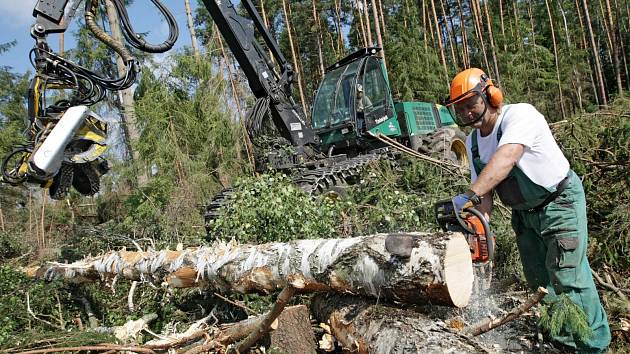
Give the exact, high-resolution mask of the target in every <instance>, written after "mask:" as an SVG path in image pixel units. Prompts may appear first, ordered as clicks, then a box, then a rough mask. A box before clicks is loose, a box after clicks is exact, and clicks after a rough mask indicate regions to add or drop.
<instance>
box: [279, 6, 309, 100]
mask: <svg viewBox="0 0 630 354" xmlns="http://www.w3.org/2000/svg"><path fill="white" fill-rule="evenodd" d="M282 9H283V11H284V20H285V24H286V26H287V34H288V35H289V46H290V47H291V55H292V56H293V70H294V72H295V75H296V77H297V80H296V81H297V84H298V90H299V92H300V100H301V102H302V109H303V110H304V112H308V111H307V110H306V100H305V99H304V88H303V87H302V78H301V76H302V75H300V67H299V66H298V63H297V53H296V51H295V46H294V44H293V35H292V34H291V21H290V20H289V12H288V11H287V2H286V0H282Z"/></svg>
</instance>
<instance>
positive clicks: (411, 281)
mask: <svg viewBox="0 0 630 354" xmlns="http://www.w3.org/2000/svg"><path fill="white" fill-rule="evenodd" d="M25 271H26V273H27V274H28V275H30V276H33V277H37V278H43V279H47V280H51V279H55V278H64V279H66V280H67V281H70V282H85V281H93V280H97V279H99V278H101V277H113V276H116V275H118V276H122V277H125V278H128V279H131V280H149V281H153V282H165V283H166V284H167V285H169V286H172V287H176V288H188V287H207V288H210V289H211V290H215V291H220V292H224V293H230V292H238V293H253V292H257V293H269V292H273V291H276V290H280V289H282V288H283V287H285V286H286V285H287V284H292V285H293V286H295V287H296V288H298V289H301V291H303V292H314V291H336V292H342V293H351V294H357V295H364V296H372V297H376V298H380V299H387V300H390V301H398V302H404V303H420V304H422V303H429V302H430V303H437V304H444V305H449V306H456V307H463V306H466V305H467V304H468V301H469V298H470V295H471V292H472V284H473V271H472V261H471V257H470V251H469V247H468V243H467V242H466V240H465V238H464V236H463V235H462V234H460V233H406V234H377V235H372V236H363V237H356V238H344V239H317V240H297V241H291V242H287V243H267V244H262V245H238V244H236V243H235V242H229V243H221V242H217V243H215V244H213V245H212V246H210V247H199V248H190V249H186V250H182V251H170V250H162V251H147V252H129V251H116V252H108V253H105V254H103V255H100V256H97V257H90V258H86V259H84V260H81V261H78V262H75V263H70V264H61V263H47V264H44V265H42V266H40V267H31V268H28V269H26V270H25Z"/></svg>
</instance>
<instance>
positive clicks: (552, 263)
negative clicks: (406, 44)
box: [447, 68, 610, 353]
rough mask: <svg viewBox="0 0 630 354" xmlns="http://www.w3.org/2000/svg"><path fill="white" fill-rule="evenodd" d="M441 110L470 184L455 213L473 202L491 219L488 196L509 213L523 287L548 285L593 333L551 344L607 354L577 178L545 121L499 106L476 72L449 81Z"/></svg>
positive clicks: (526, 107)
mask: <svg viewBox="0 0 630 354" xmlns="http://www.w3.org/2000/svg"><path fill="white" fill-rule="evenodd" d="M450 91H451V92H450V99H449V101H448V102H447V107H449V109H450V110H451V113H452V114H453V117H454V118H455V120H456V122H457V124H458V125H460V126H471V127H472V128H473V130H472V133H470V135H468V138H467V139H466V148H467V152H468V160H469V161H471V162H472V163H471V168H470V170H471V171H470V172H471V183H472V184H471V185H470V188H469V189H468V190H467V191H466V192H465V193H463V194H459V195H457V196H455V197H454V198H453V205H454V208H455V210H456V212H461V211H462V209H464V208H467V207H470V206H472V205H476V206H477V208H478V209H479V210H480V211H481V212H482V213H484V214H485V215H486V217H488V218H489V216H490V212H491V210H492V204H493V202H492V191H493V190H494V191H496V192H497V194H498V195H499V199H500V200H501V201H502V202H503V204H505V205H508V206H510V207H511V208H512V228H513V229H514V232H515V233H516V243H517V245H518V250H519V253H520V255H521V257H520V258H521V262H522V264H523V270H524V273H525V277H526V278H527V283H528V285H529V286H530V287H531V289H533V290H535V289H537V288H538V287H539V286H542V287H545V288H547V290H548V291H549V295H547V296H546V297H545V299H544V301H545V302H546V303H552V302H553V301H554V300H555V299H557V296H558V295H560V294H566V295H568V297H569V298H570V299H571V300H572V301H573V302H574V303H575V304H577V305H578V306H579V307H581V308H582V309H583V310H584V313H585V314H586V317H587V319H588V324H589V326H590V327H591V329H592V335H591V336H590V337H589V339H587V340H584V341H582V340H580V338H578V336H577V335H576V334H575V333H571V331H570V330H568V329H566V328H565V329H563V331H561V333H560V334H559V335H557V336H552V337H551V340H552V342H555V343H557V344H560V345H564V346H569V347H572V348H576V349H577V351H578V352H580V353H600V352H605V350H606V348H607V346H608V344H609V343H610V329H609V327H608V319H607V317H606V313H605V312H604V308H603V307H602V305H601V303H600V300H599V295H598V294H597V290H596V289H595V284H594V282H593V277H592V275H591V268H590V266H589V263H588V260H587V259H586V250H587V240H588V234H587V225H586V200H585V196H584V189H583V187H582V182H581V180H580V178H579V177H578V176H577V175H576V174H575V172H573V171H572V170H571V168H570V166H569V162H568V161H567V159H566V158H565V156H564V154H563V153H562V151H561V150H560V148H559V147H558V145H557V143H556V141H555V139H554V137H553V136H552V134H551V131H550V129H549V126H548V125H547V122H546V121H545V117H544V116H543V115H542V114H541V113H540V112H538V111H537V110H536V108H534V107H533V106H532V105H530V104H527V103H519V104H505V105H504V104H503V93H502V92H501V90H500V89H499V88H498V87H496V86H495V85H494V84H493V82H492V80H491V79H490V78H489V77H488V76H487V75H486V74H485V73H484V72H483V71H482V70H480V69H476V68H472V69H467V70H464V71H462V72H460V73H459V74H457V75H456V76H455V78H454V79H453V81H452V83H451V87H450Z"/></svg>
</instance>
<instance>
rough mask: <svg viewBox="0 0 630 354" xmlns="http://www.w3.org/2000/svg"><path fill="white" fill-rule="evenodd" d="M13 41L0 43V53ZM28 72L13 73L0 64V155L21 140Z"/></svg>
mask: <svg viewBox="0 0 630 354" xmlns="http://www.w3.org/2000/svg"><path fill="white" fill-rule="evenodd" d="M13 45H15V41H14V42H10V43H0V54H2V53H4V52H5V51H6V50H8V49H9V48H10V47H12V46H13ZM29 76H30V74H29V73H26V74H17V73H14V72H13V71H12V70H11V68H10V67H6V66H0V156H2V157H4V155H5V154H6V153H7V152H9V151H11V150H12V149H13V147H14V146H15V144H18V143H20V142H22V134H21V132H22V130H23V129H24V128H25V126H24V120H25V119H26V89H27V87H28V78H29Z"/></svg>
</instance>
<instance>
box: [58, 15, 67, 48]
mask: <svg viewBox="0 0 630 354" xmlns="http://www.w3.org/2000/svg"><path fill="white" fill-rule="evenodd" d="M64 22H65V19H64V18H62V19H61V22H60V23H59V24H60V25H62V26H63V25H64ZM65 39H66V36H65V33H64V32H61V33H59V56H60V57H63V52H64V47H65Z"/></svg>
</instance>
